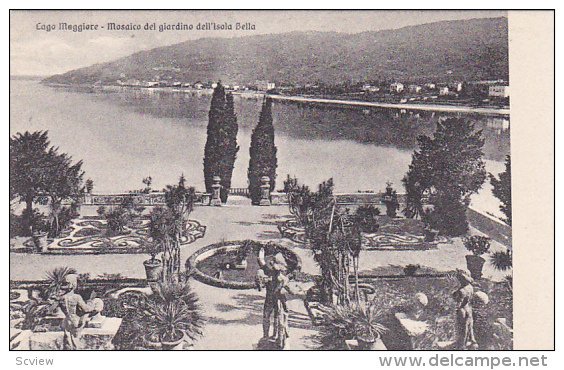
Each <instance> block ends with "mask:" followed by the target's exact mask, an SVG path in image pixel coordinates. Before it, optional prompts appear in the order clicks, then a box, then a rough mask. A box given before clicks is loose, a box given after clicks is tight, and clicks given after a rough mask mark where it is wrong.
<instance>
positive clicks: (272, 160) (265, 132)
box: [248, 98, 278, 204]
mask: <svg viewBox="0 0 564 370" xmlns="http://www.w3.org/2000/svg"><path fill="white" fill-rule="evenodd" d="M249 152H250V155H251V158H250V161H249V170H248V178H249V193H250V196H251V200H252V202H253V204H258V203H259V201H260V185H261V181H260V179H261V177H263V176H268V177H269V178H270V191H273V190H274V188H275V186H276V167H277V166H278V160H277V159H276V146H275V145H274V126H273V124H272V99H270V98H265V100H264V101H263V103H262V110H261V112H260V118H259V122H258V124H257V126H256V127H255V129H254V130H253V133H252V136H251V147H250V149H249Z"/></svg>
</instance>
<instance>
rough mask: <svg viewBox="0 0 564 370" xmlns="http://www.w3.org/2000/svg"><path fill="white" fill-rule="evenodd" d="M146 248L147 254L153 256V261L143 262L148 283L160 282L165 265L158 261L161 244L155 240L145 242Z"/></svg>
mask: <svg viewBox="0 0 564 370" xmlns="http://www.w3.org/2000/svg"><path fill="white" fill-rule="evenodd" d="M144 247H145V252H147V254H149V255H150V256H151V259H148V260H146V261H143V266H145V274H146V275H147V281H149V282H154V281H159V280H161V276H162V273H163V263H162V261H161V260H159V259H157V254H159V253H160V252H161V248H160V244H159V243H157V242H155V241H153V240H148V241H147V242H145V244H144Z"/></svg>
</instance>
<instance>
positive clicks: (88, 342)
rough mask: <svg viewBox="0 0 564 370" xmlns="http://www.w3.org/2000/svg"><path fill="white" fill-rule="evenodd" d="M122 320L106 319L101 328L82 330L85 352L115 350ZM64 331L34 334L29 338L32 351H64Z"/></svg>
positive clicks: (117, 318)
mask: <svg viewBox="0 0 564 370" xmlns="http://www.w3.org/2000/svg"><path fill="white" fill-rule="evenodd" d="M121 320H122V319H121V318H119V317H106V318H105V319H104V320H103V321H102V322H101V323H100V327H97V328H92V327H87V328H84V329H82V331H81V337H80V341H81V342H82V347H81V349H83V350H111V349H113V344H112V339H114V336H115V335H116V333H117V331H118V329H119V327H120V325H121ZM63 337H64V333H63V332H62V331H48V332H44V333H32V334H31V335H30V337H29V349H31V350H48V351H49V350H62V349H63Z"/></svg>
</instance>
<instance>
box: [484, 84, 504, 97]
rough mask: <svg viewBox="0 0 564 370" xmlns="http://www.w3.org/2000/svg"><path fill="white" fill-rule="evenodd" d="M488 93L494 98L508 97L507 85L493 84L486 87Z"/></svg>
mask: <svg viewBox="0 0 564 370" xmlns="http://www.w3.org/2000/svg"><path fill="white" fill-rule="evenodd" d="M488 95H489V96H492V97H496V98H508V97H509V86H504V85H493V86H490V87H489V89H488Z"/></svg>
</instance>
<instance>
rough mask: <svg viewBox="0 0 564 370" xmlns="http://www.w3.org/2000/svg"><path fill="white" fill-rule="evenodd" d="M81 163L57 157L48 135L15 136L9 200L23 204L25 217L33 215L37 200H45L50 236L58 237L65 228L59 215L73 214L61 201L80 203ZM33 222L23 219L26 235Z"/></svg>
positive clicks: (29, 231)
mask: <svg viewBox="0 0 564 370" xmlns="http://www.w3.org/2000/svg"><path fill="white" fill-rule="evenodd" d="M83 176H84V172H83V171H82V161H78V162H76V163H74V162H73V160H72V157H70V156H69V155H67V154H65V153H59V149H58V148H56V147H53V146H51V143H50V142H49V138H48V132H47V131H35V132H32V133H30V132H28V131H26V132H24V133H23V134H22V133H17V134H16V135H14V136H13V137H11V138H10V199H16V198H17V199H19V200H20V201H23V202H25V203H26V210H25V212H24V215H32V214H33V201H34V199H35V198H36V197H37V196H47V197H48V198H49V207H50V215H49V222H50V234H51V236H52V237H54V236H57V235H58V234H59V233H60V231H61V229H62V228H63V227H64V225H62V224H61V222H60V215H61V213H64V212H66V213H69V214H70V213H72V212H71V211H72V210H73V207H72V206H71V207H70V208H68V209H66V208H65V207H63V206H62V202H63V200H67V201H68V200H70V201H71V204H76V203H77V202H78V201H79V196H80V195H81V194H82V193H83V192H84V187H83V185H82V178H83ZM31 221H32V220H31V219H30V218H28V217H23V222H24V227H23V230H24V232H25V234H27V235H30V234H31V233H32V232H33V224H32V222H31Z"/></svg>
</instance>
